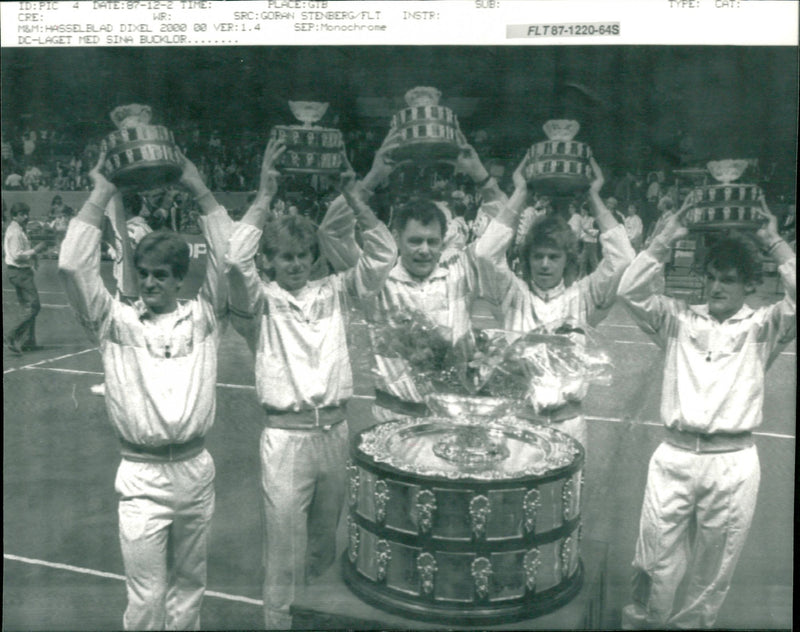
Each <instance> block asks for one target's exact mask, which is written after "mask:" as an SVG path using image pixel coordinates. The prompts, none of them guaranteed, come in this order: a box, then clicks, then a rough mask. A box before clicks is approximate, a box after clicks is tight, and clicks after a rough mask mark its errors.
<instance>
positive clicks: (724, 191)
mask: <svg viewBox="0 0 800 632" xmlns="http://www.w3.org/2000/svg"><path fill="white" fill-rule="evenodd" d="M747 165H748V161H747V160H716V161H711V162H709V163H708V165H707V167H708V170H709V172H710V173H711V175H712V176H713V177H714V179H715V180H716V181H717V182H718V183H719V184H709V185H704V186H701V187H697V188H695V189H694V190H693V191H692V193H691V195H693V196H694V200H693V206H692V208H691V209H690V210H689V211H688V214H687V227H688V228H689V230H690V231H693V232H701V231H718V230H730V229H737V230H757V229H758V228H759V227H760V226H761V225H762V224H763V223H764V222H765V221H766V220H765V219H764V218H763V217H762V216H761V215H760V214H759V212H758V211H759V210H760V209H761V196H762V192H761V189H760V188H759V187H758V185H755V184H745V183H736V181H737V180H738V179H739V178H740V177H741V176H742V174H743V173H744V172H745V169H747Z"/></svg>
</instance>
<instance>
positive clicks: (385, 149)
mask: <svg viewBox="0 0 800 632" xmlns="http://www.w3.org/2000/svg"><path fill="white" fill-rule="evenodd" d="M399 139H400V134H399V132H398V131H397V130H395V129H393V130H391V131H390V132H389V134H388V135H387V136H386V138H385V139H384V140H383V144H381V146H380V149H378V151H377V152H375V158H374V159H373V161H372V168H371V169H370V171H369V173H368V174H367V175H366V176H364V179H363V180H362V181H361V192H362V193H361V196H362V197H363V198H364V200H365V201H366V200H368V199H369V198H370V197H371V196H372V194H373V193H374V192H375V190H376V189H377V188H378V187H379V186H381V185H382V184H383V183H384V182H385V181H386V180H387V179H388V178H389V175H390V174H391V173H392V171H393V170H394V168H395V166H396V163H395V162H394V161H393V160H392V159H391V158H390V157H389V154H390V153H391V150H392V149H393V148H394V147H396V146H397V144H398V142H399ZM355 227H356V218H355V215H354V213H353V209H352V208H351V207H350V206H349V205H348V203H347V199H346V198H345V196H344V194H342V195H340V196H338V197H337V198H336V199H335V200H334V201H333V202H331V204H330V206H329V207H328V210H327V212H326V213H325V217H324V218H323V219H322V222H321V223H320V225H319V230H318V231H317V236H318V237H319V247H320V252H321V253H322V254H323V255H324V256H325V258H326V259H327V260H328V261H329V262H330V264H331V265H332V266H333V269H334V270H335V271H336V272H342V271H344V270H348V269H349V268H352V267H354V266H355V265H356V263H357V262H358V258H359V257H360V256H361V248H360V247H359V245H358V243H357V242H356V233H355Z"/></svg>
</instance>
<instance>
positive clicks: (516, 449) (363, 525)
mask: <svg viewBox="0 0 800 632" xmlns="http://www.w3.org/2000/svg"><path fill="white" fill-rule="evenodd" d="M482 400H486V401H482ZM429 405H430V406H431V408H432V409H433V410H434V411H443V412H446V413H447V414H449V415H450V416H448V417H423V418H419V419H404V420H398V421H390V422H387V423H383V424H379V425H377V426H374V427H372V428H370V429H368V430H365V431H363V432H361V433H360V434H359V435H358V436H357V437H356V440H355V442H354V444H353V449H352V451H351V463H350V465H349V466H348V470H349V476H350V482H349V507H350V509H349V516H348V551H347V555H346V556H345V557H344V571H345V579H346V581H347V583H348V585H349V586H350V588H351V589H352V590H353V591H354V592H355V593H356V594H357V595H359V596H360V597H361V598H363V599H364V600H365V601H368V602H370V603H372V604H374V605H376V606H377V607H380V608H383V609H386V610H390V611H393V612H397V613H400V614H403V615H405V616H409V617H414V618H420V619H427V620H432V621H440V622H443V623H447V624H450V625H453V624H455V625H490V624H493V623H501V622H502V623H507V622H509V621H511V620H515V619H525V618H531V617H534V616H538V615H540V614H544V613H545V612H548V611H551V610H553V609H556V608H559V607H561V606H563V605H564V604H566V603H567V602H568V601H570V600H571V599H572V598H573V597H574V596H575V595H576V594H577V593H578V591H579V590H580V587H581V584H582V581H583V566H582V563H581V561H580V525H581V510H580V507H581V502H580V494H581V482H582V468H583V459H584V454H583V449H582V448H581V446H580V444H578V442H576V441H575V440H574V439H572V438H571V437H568V436H567V435H565V434H563V433H561V432H559V431H557V430H553V429H551V428H548V427H544V426H534V425H532V424H529V423H527V422H525V421H522V420H520V419H517V418H515V417H512V416H504V415H505V412H506V411H507V410H508V409H509V406H510V405H511V402H510V401H509V400H505V399H502V398H482V397H461V396H450V395H444V396H434V397H433V398H432V399H431V400H430V401H429Z"/></svg>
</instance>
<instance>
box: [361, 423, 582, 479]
mask: <svg viewBox="0 0 800 632" xmlns="http://www.w3.org/2000/svg"><path fill="white" fill-rule="evenodd" d="M434 426H436V429H437V430H440V429H443V428H444V429H446V428H454V429H458V428H466V427H470V426H473V427H474V426H479V427H481V428H483V429H486V430H487V431H488V432H489V433H490V434H491V435H492V436H494V437H497V436H499V435H503V436H505V437H510V438H513V439H516V440H518V441H524V440H526V439H528V440H530V438H531V437H535V439H536V440H537V441H542V442H546V444H547V447H548V448H550V450H549V452H547V451H546V452H547V454H546V459H545V462H544V463H539V462H530V463H528V464H527V465H526V466H524V467H522V468H521V469H518V470H516V471H514V472H505V471H498V470H497V469H487V470H473V469H468V470H464V471H452V470H447V469H445V468H442V467H437V466H435V465H430V466H425V467H417V468H415V469H413V470H412V469H410V468H409V467H408V464H407V463H405V462H404V461H403V460H402V459H400V458H398V457H397V456H396V455H395V454H392V452H391V451H390V450H389V447H388V446H387V443H388V442H389V441H390V440H391V439H392V437H396V436H399V435H403V436H412V435H413V436H419V435H421V434H424V433H426V432H429V431H430V430H431V428H432V427H434ZM554 446H557V447H556V448H555V449H553V447H554ZM543 451H545V450H543ZM352 453H353V457H354V461H355V462H357V463H358V465H359V466H360V467H364V468H365V469H368V470H372V471H375V472H379V473H384V472H386V471H389V472H391V473H392V474H393V475H394V476H395V477H396V478H397V479H398V480H404V481H408V482H416V483H418V482H419V481H420V480H424V481H432V482H438V483H440V484H446V485H448V486H462V485H463V486H467V487H482V486H485V487H487V488H505V487H514V486H517V485H519V484H520V482H522V481H527V480H536V481H537V482H547V481H549V480H556V479H558V478H560V477H563V476H564V475H565V474H568V473H571V472H576V471H578V470H580V469H581V468H582V467H583V462H584V458H585V455H584V450H583V447H582V446H581V445H580V443H578V442H577V441H575V439H573V438H572V437H570V436H569V435H567V434H566V433H563V432H561V431H559V430H556V429H555V428H551V427H549V426H536V425H533V424H531V423H530V422H528V421H525V420H523V419H519V418H517V417H511V416H507V417H503V418H500V419H495V420H492V421H487V420H485V419H482V420H481V419H479V420H475V419H464V418H446V417H420V418H412V419H399V420H394V421H387V422H384V423H381V424H377V425H375V426H372V427H371V428H368V429H366V430H363V431H361V432H360V433H359V434H358V435H356V437H355V438H354V440H353V443H352Z"/></svg>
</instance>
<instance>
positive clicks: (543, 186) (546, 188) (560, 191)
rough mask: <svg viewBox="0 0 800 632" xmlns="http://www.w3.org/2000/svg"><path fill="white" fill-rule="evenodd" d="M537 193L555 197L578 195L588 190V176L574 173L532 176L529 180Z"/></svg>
mask: <svg viewBox="0 0 800 632" xmlns="http://www.w3.org/2000/svg"><path fill="white" fill-rule="evenodd" d="M529 182H530V185H531V188H532V189H533V190H534V191H536V192H537V193H541V194H543V195H551V196H555V197H565V196H571V195H578V194H580V193H585V192H586V191H588V190H589V185H590V184H591V183H590V182H589V178H586V177H584V176H576V175H574V174H564V175H560V176H559V175H549V176H534V177H532V178H530V180H529Z"/></svg>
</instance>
